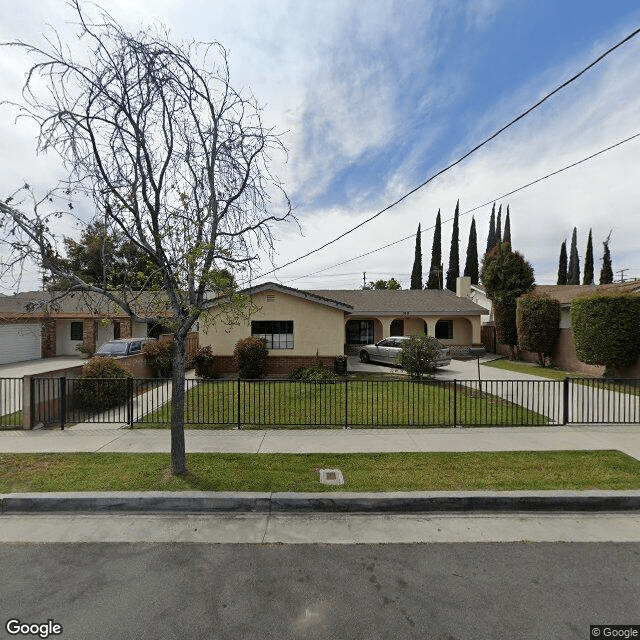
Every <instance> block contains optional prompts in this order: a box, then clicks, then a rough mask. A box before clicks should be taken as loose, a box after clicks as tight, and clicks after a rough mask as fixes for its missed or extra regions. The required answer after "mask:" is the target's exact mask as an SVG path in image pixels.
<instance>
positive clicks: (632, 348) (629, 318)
mask: <svg viewBox="0 0 640 640" xmlns="http://www.w3.org/2000/svg"><path fill="white" fill-rule="evenodd" d="M639 317H640V296H637V295H633V294H619V295H602V294H595V295H591V296H585V297H580V298H575V299H574V300H573V302H572V303H571V329H572V332H573V342H574V344H575V347H576V354H577V356H578V358H579V359H580V360H581V361H582V362H586V363H587V364H595V365H604V367H605V376H608V377H612V376H615V375H616V374H617V373H618V369H619V368H622V367H630V366H632V365H633V364H634V363H635V362H637V360H638V356H639V355H640V324H639V323H638V318H639Z"/></svg>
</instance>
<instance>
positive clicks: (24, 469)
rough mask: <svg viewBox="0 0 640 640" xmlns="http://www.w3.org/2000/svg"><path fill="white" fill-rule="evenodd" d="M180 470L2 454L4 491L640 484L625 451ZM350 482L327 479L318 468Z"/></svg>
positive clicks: (193, 462) (246, 463)
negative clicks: (331, 482)
mask: <svg viewBox="0 0 640 640" xmlns="http://www.w3.org/2000/svg"><path fill="white" fill-rule="evenodd" d="M187 465H188V468H189V473H188V474H187V475H186V476H181V477H175V476H172V475H171V473H170V470H169V467H170V457H169V455H168V454H160V453H66V454H65V453H48V454H0V493H15V492H27V491H35V492H40V491H167V490H169V491H188V490H195V491H268V492H272V491H273V492H275V491H303V492H304V491H356V492H358V491H417V490H422V491H429V490H434V491H435V490H450V491H461V490H482V489H484V490H515V489H521V490H525V489H639V488H640V462H639V461H637V460H635V459H634V458H631V457H630V456H627V455H625V454H623V453H620V452H619V451H544V452H543V451H523V452H518V451H509V452H497V453H486V452H470V453H374V454H308V455H299V454H230V453H192V454H188V455H187ZM321 468H322V469H334V468H338V469H341V470H342V473H343V474H344V477H345V481H346V484H344V485H341V486H326V485H323V484H320V481H319V474H318V470H319V469H321Z"/></svg>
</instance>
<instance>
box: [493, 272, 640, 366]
mask: <svg viewBox="0 0 640 640" xmlns="http://www.w3.org/2000/svg"><path fill="white" fill-rule="evenodd" d="M534 292H535V293H541V294H546V295H548V296H549V297H550V298H553V299H555V300H558V302H560V335H559V336H558V341H557V343H556V347H555V350H554V352H553V354H552V356H551V365H552V366H554V367H557V368H559V369H564V370H565V371H576V372H580V373H586V374H589V375H597V376H599V375H602V374H603V373H604V367H603V366H595V365H589V364H586V363H584V362H581V361H580V360H578V356H577V355H576V349H575V346H574V343H573V334H572V331H571V302H572V301H573V300H574V299H575V298H578V297H582V296H588V295H592V294H594V293H602V294H607V293H637V294H640V280H630V281H628V282H614V283H612V284H599V285H566V284H559V285H536V286H535V288H534ZM497 351H498V353H501V354H502V355H509V348H508V347H506V346H505V345H500V344H499V345H498V348H497ZM520 354H521V357H522V359H523V360H528V361H530V362H537V354H533V353H530V352H528V351H521V352H520ZM626 374H628V376H627V377H632V378H640V363H638V364H636V365H635V367H631V369H630V370H629V371H628V372H626Z"/></svg>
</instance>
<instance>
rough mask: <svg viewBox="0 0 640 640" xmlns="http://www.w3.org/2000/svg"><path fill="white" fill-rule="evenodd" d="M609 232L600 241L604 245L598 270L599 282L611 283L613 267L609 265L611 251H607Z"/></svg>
mask: <svg viewBox="0 0 640 640" xmlns="http://www.w3.org/2000/svg"><path fill="white" fill-rule="evenodd" d="M610 239H611V234H609V235H608V236H607V239H606V240H605V241H604V242H603V243H602V244H603V245H604V255H603V256H602V269H601V270H600V284H611V283H612V282H613V267H612V266H611V253H610V251H609V240H610Z"/></svg>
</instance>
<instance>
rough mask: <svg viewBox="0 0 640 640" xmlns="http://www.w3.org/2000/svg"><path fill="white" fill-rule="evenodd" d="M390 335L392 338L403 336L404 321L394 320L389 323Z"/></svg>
mask: <svg viewBox="0 0 640 640" xmlns="http://www.w3.org/2000/svg"><path fill="white" fill-rule="evenodd" d="M390 333H391V335H392V336H403V335H404V320H400V319H398V318H396V319H395V320H392V321H391V327H390Z"/></svg>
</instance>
